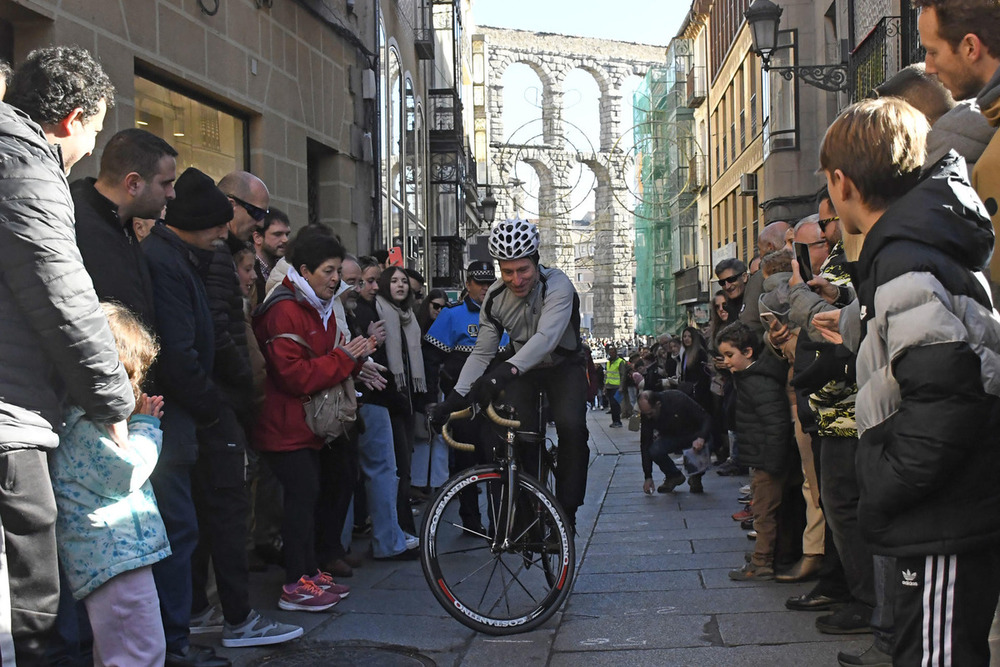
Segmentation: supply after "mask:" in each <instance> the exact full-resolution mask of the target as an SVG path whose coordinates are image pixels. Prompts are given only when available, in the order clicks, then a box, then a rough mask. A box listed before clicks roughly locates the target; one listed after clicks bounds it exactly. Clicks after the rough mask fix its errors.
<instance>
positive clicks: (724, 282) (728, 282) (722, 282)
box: [719, 271, 746, 287]
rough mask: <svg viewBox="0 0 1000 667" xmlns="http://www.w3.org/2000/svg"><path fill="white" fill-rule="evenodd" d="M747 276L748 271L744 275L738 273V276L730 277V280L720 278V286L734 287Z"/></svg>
mask: <svg viewBox="0 0 1000 667" xmlns="http://www.w3.org/2000/svg"><path fill="white" fill-rule="evenodd" d="M745 274H746V271H744V272H743V273H737V274H736V275H732V276H729V277H728V278H719V286H720V287H725V286H726V285H732V284H733V283H735V282H736V281H738V280H739V279H740V278H742V277H743V276H744V275H745Z"/></svg>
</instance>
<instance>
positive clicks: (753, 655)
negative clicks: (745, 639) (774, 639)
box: [549, 641, 868, 667]
mask: <svg viewBox="0 0 1000 667" xmlns="http://www.w3.org/2000/svg"><path fill="white" fill-rule="evenodd" d="M867 647H868V644H867V643H865V642H858V641H850V642H841V643H838V644H835V645H831V644H827V643H817V644H789V645H783V646H741V647H734V648H726V647H705V648H682V649H658V650H649V649H636V648H632V649H627V650H621V649H618V650H608V651H588V652H586V653H580V652H573V653H568V652H566V653H564V652H558V653H555V654H554V655H553V656H552V660H551V661H550V662H549V665H550V667H579V666H580V665H586V666H587V667H621V666H622V665H628V666H629V667H663V666H664V665H697V667H733V666H734V665H738V666H739V667H803V665H833V664H836V661H837V651H852V652H860V651H863V650H864V649H865V648H867Z"/></svg>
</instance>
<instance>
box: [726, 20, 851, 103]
mask: <svg viewBox="0 0 1000 667" xmlns="http://www.w3.org/2000/svg"><path fill="white" fill-rule="evenodd" d="M783 11H784V10H783V9H782V8H781V7H779V6H778V5H776V4H774V3H773V2H771V0H754V2H753V4H751V5H750V7H749V9H747V10H746V11H745V12H744V13H743V15H744V16H745V17H746V19H747V23H748V24H749V25H750V38H751V40H752V41H753V52H754V53H756V54H757V55H758V56H760V59H761V61H762V66H763V69H764V71H765V72H777V73H778V74H780V75H781V76H782V77H783V78H784V79H785V80H786V81H791V80H792V79H793V78H794V77H796V76H797V77H799V78H800V79H802V80H803V81H804V82H805V83H807V84H809V85H810V86H815V87H816V88H821V89H823V90H828V91H830V92H832V93H838V92H845V91H846V90H847V88H848V86H847V65H846V64H844V63H841V64H839V65H797V66H795V65H788V66H778V67H772V66H771V56H772V55H773V54H774V51H775V49H777V48H778V25H779V24H780V22H781V13H782V12H783Z"/></svg>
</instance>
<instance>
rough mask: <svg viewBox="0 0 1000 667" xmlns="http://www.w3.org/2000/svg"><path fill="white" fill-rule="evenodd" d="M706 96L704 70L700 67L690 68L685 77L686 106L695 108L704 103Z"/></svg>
mask: <svg viewBox="0 0 1000 667" xmlns="http://www.w3.org/2000/svg"><path fill="white" fill-rule="evenodd" d="M706 95H707V90H706V88H705V68H704V67H702V66H700V65H699V66H696V67H692V68H691V71H690V72H688V75H687V106H689V107H691V108H692V109H694V108H697V107H698V106H700V105H701V103H702V102H704V101H705V97H706Z"/></svg>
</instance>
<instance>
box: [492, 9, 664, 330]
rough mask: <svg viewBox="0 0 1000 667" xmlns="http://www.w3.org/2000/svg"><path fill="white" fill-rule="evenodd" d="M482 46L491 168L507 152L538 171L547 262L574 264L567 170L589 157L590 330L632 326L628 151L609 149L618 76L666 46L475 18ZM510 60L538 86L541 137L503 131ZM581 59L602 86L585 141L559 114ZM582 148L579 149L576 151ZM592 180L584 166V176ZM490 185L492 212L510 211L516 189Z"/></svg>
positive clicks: (619, 116) (507, 162) (649, 63)
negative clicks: (507, 139)
mask: <svg viewBox="0 0 1000 667" xmlns="http://www.w3.org/2000/svg"><path fill="white" fill-rule="evenodd" d="M481 34H482V35H483V37H484V41H485V43H486V49H487V67H488V84H487V95H488V99H487V109H488V113H489V115H490V119H489V122H490V125H491V134H490V139H491V141H490V146H489V150H490V153H491V157H490V159H491V162H492V164H491V169H493V170H495V171H494V173H497V172H499V173H502V174H510V173H512V171H513V169H514V162H516V161H522V162H525V163H526V164H527V166H528V167H529V168H531V169H533V170H535V173H536V174H537V175H538V178H539V207H538V208H539V209H540V211H539V218H540V221H541V225H540V227H541V231H542V233H543V248H546V253H548V254H547V261H548V263H549V264H550V265H554V266H557V267H559V268H562V269H563V270H565V271H566V272H567V273H568V274H569V275H570V276H571V277H572V276H574V274H575V270H574V269H575V257H574V248H573V240H572V236H571V234H570V228H571V225H572V220H571V213H572V208H573V203H571V202H569V201H568V196H567V193H568V192H569V191H570V190H572V183H571V180H572V179H571V172H572V171H573V170H574V169H581V168H582V167H580V165H581V164H582V165H585V166H587V167H588V168H589V169H590V171H591V172H593V174H594V179H595V182H596V186H597V187H596V188H595V190H596V196H595V199H596V201H595V209H596V211H595V213H597V214H598V215H597V218H596V221H595V223H594V225H593V227H592V228H587V229H588V231H590V230H592V231H594V234H595V236H597V237H599V239H600V241H599V242H597V243H596V244H595V245H596V251H595V253H594V255H595V256H596V255H599V256H600V261H599V262H597V263H596V264H597V266H595V269H597V270H595V274H597V273H599V274H600V275H595V284H594V287H593V291H594V293H595V294H594V296H595V305H594V311H593V312H594V326H593V328H592V332H593V333H594V334H595V335H597V336H607V337H616V338H622V337H626V336H630V335H632V333H633V331H634V316H635V309H634V306H633V297H632V291H633V287H632V274H633V269H632V265H633V262H634V255H633V253H632V247H633V242H634V240H633V235H634V217H633V214H632V213H631V211H630V210H628V208H627V207H626V206H625V205H624V204H623V203H622V202H625V201H627V197H626V196H623V193H627V192H628V190H629V188H628V186H627V184H626V182H625V177H624V175H623V174H624V169H623V167H624V166H625V165H626V164H627V161H628V159H629V156H628V155H626V154H624V153H623V152H622V151H616V150H615V144H616V142H617V138H618V136H619V134H620V132H621V128H622V125H623V122H627V125H628V127H631V126H632V119H631V118H630V117H629V118H623V112H622V109H621V104H622V102H621V100H622V92H623V91H622V85H623V83H624V82H625V81H626V79H627V77H628V76H630V75H632V74H636V75H639V76H642V75H644V74H645V73H646V71H647V70H649V69H650V68H652V67H655V66H663V64H664V62H665V59H666V48H665V47H655V46H649V45H643V44H632V43H628V42H615V41H610V40H600V39H592V38H584V37H570V36H566V35H558V34H551V33H534V32H529V31H523V30H510V29H502V28H481ZM514 63H523V64H525V65H528V66H529V67H531V68H532V69H533V70H534V71H535V73H536V75H538V77H539V80H540V81H541V82H542V88H543V111H544V113H543V123H544V130H543V134H544V136H545V143H544V145H539V146H509V145H506V144H504V141H503V126H502V121H500V118H501V116H502V112H503V101H502V96H503V92H504V91H503V86H502V85H499V84H500V82H501V79H502V77H503V75H504V74H505V73H506V71H507V68H508V67H510V66H511V65H512V64H514ZM575 69H580V70H583V71H585V72H587V73H588V74H589V75H590V76H592V77H593V79H594V81H595V82H596V83H597V87H598V90H599V91H600V102H599V113H600V125H601V128H600V137H597V138H594V139H596V140H593V141H591V143H592V146H573V145H569V142H566V141H564V140H563V139H562V138H563V137H564V136H565V135H566V132H565V131H564V130H565V127H564V125H565V121H564V120H563V112H564V109H563V107H564V101H563V93H564V88H565V85H564V83H565V79H566V76H567V75H568V74H569V73H570V72H571V71H573V70H575ZM578 151H579V153H578ZM587 178H588V181H589V175H588V176H587ZM501 180H502V182H501V183H500V184H498V185H497V186H494V193H495V194H496V197H497V200H498V202H499V208H498V211H497V217H498V218H500V216H501V215H504V216H509V214H510V213H511V212H512V211H513V206H512V204H511V197H512V195H513V193H512V191H511V189H510V187H509V184H508V182H507V177H506V176H504V177H502V178H501Z"/></svg>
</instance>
